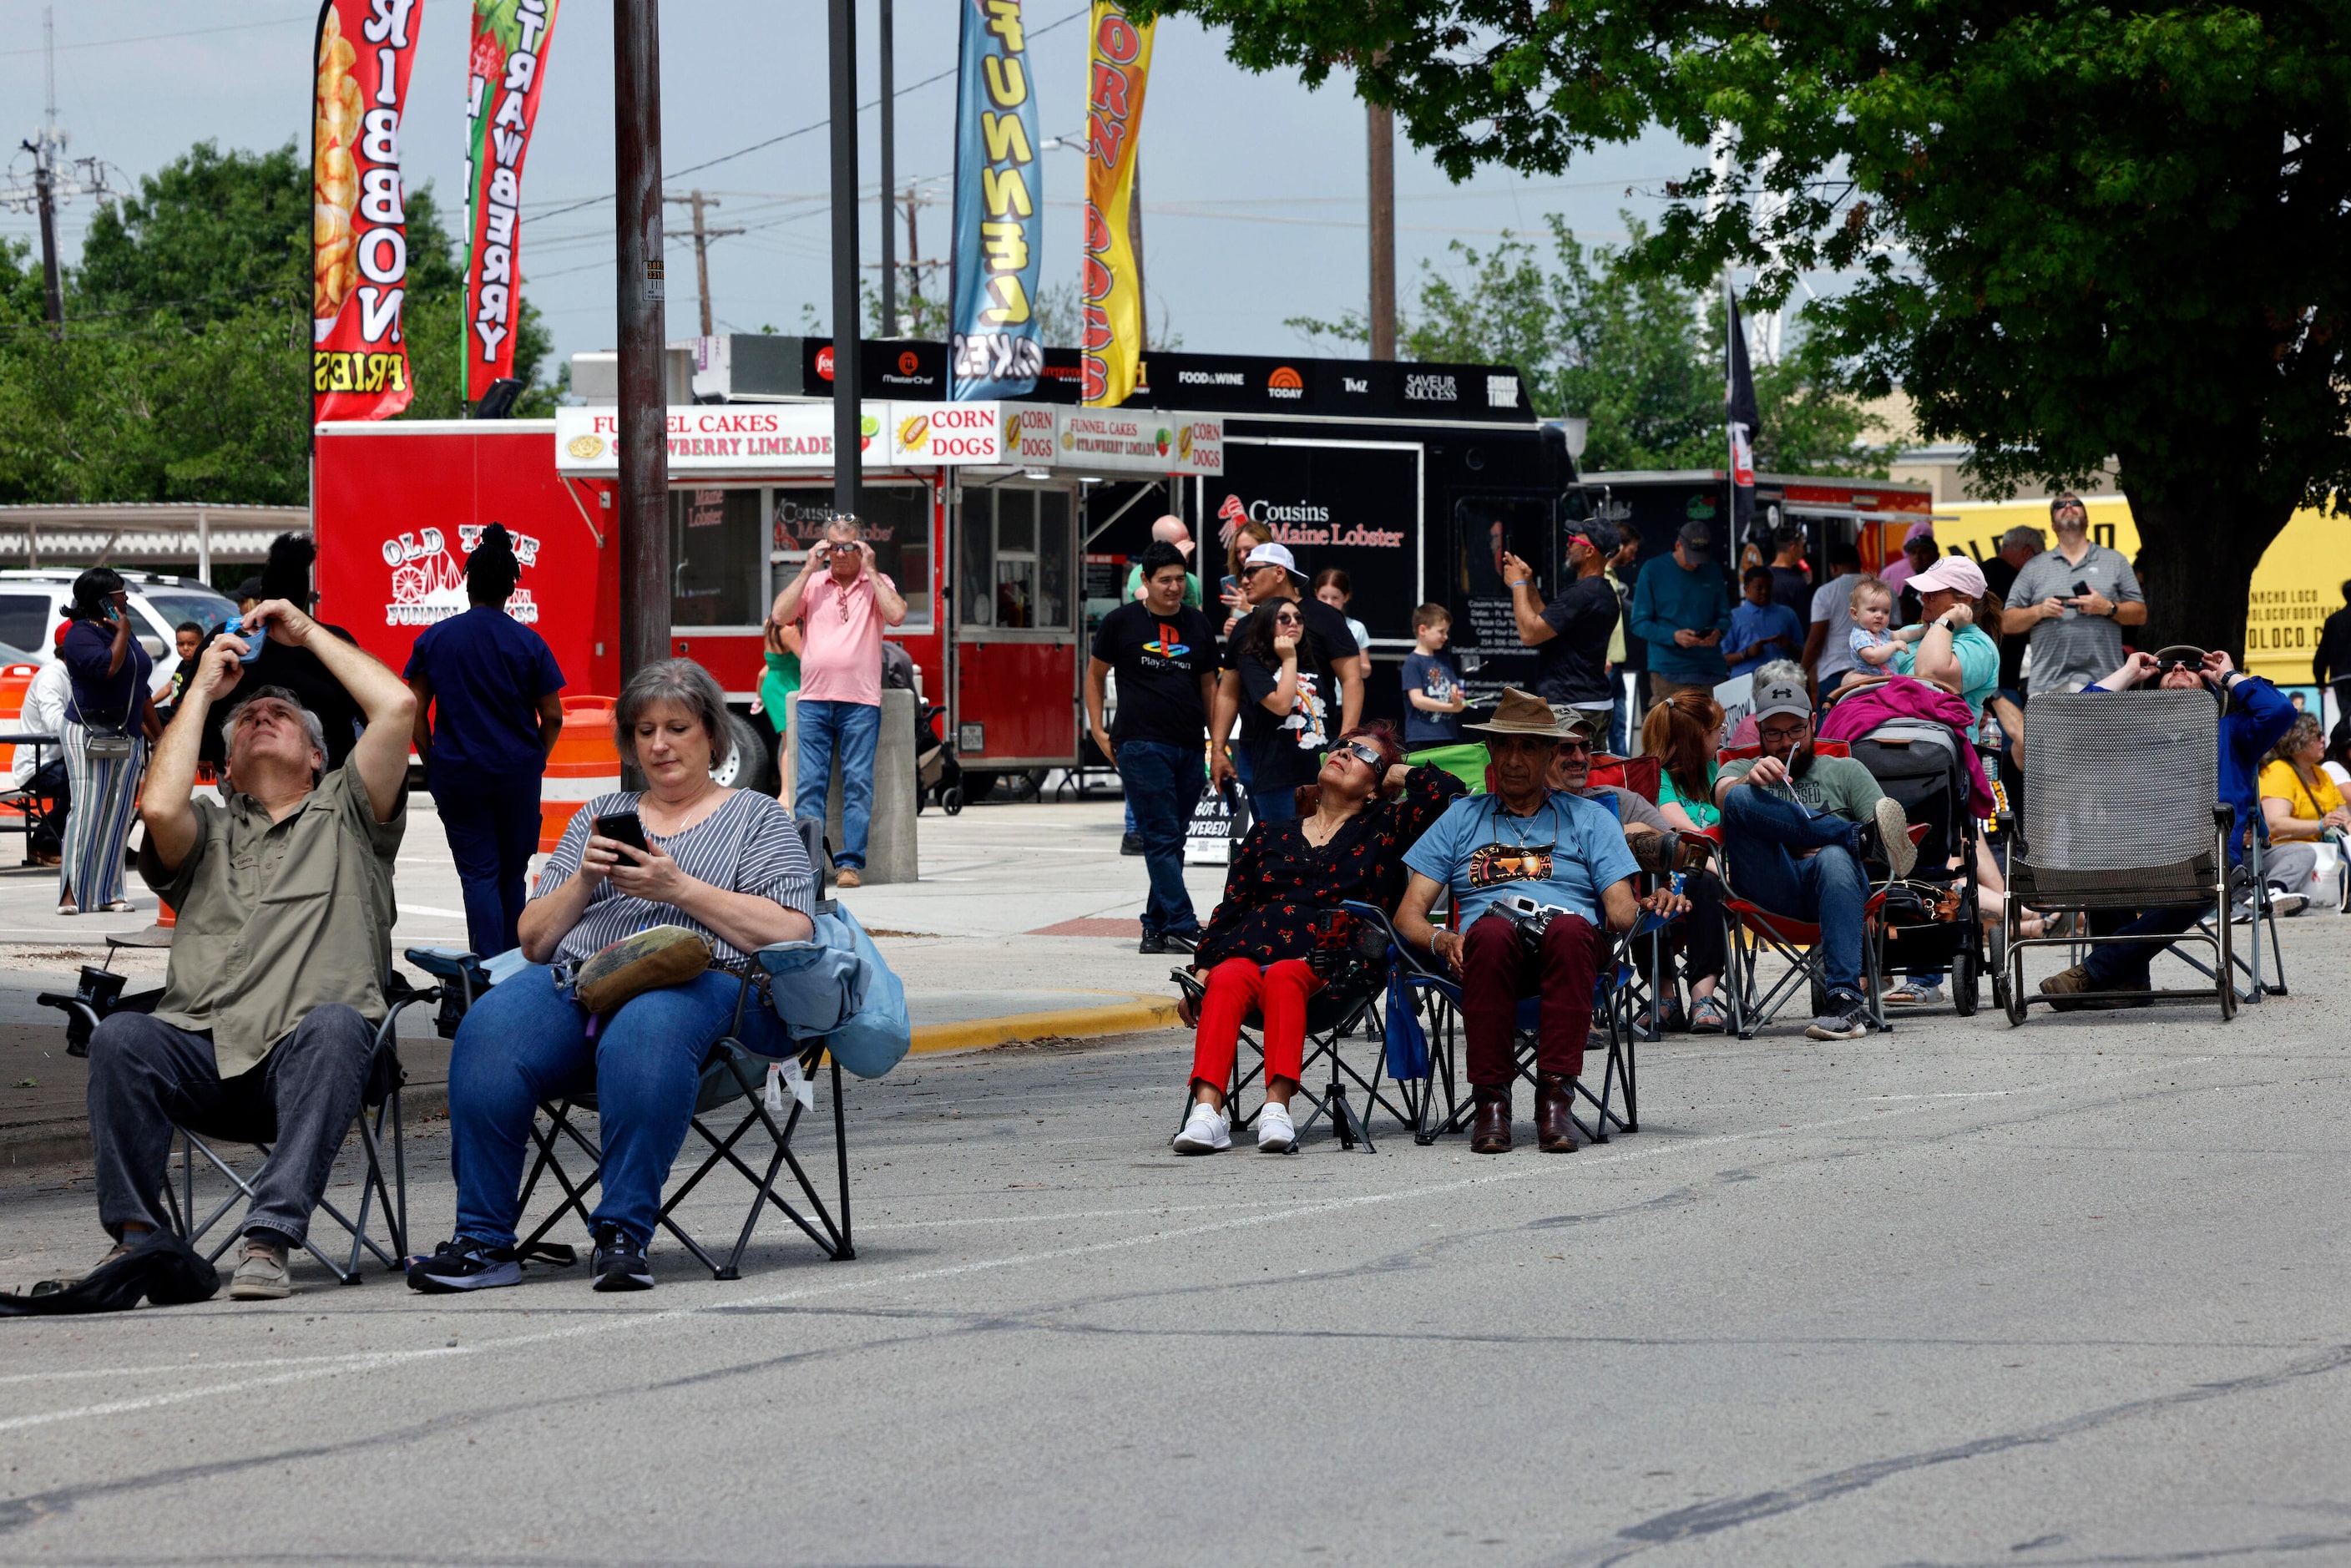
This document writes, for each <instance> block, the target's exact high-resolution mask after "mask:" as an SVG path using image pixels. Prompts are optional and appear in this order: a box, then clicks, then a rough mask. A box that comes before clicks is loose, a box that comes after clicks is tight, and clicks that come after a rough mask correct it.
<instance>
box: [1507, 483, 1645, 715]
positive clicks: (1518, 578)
mask: <svg viewBox="0 0 2351 1568" xmlns="http://www.w3.org/2000/svg"><path fill="white" fill-rule="evenodd" d="M1616 543H1617V541H1616V530H1615V529H1614V528H1612V527H1610V526H1609V525H1608V524H1607V523H1606V522H1604V521H1601V520H1598V519H1594V520H1593V521H1590V522H1582V523H1576V524H1573V525H1571V526H1570V527H1569V528H1568V531H1567V578H1568V580H1567V582H1566V584H1565V585H1564V586H1563V587H1562V588H1561V589H1560V591H1559V592H1558V594H1557V595H1556V596H1554V597H1553V598H1552V601H1551V602H1550V603H1548V604H1546V603H1544V602H1543V601H1542V600H1541V598H1539V597H1538V596H1537V595H1536V592H1535V573H1534V568H1532V567H1531V566H1529V565H1528V564H1527V563H1526V562H1525V561H1523V560H1521V559H1519V558H1518V557H1517V556H1514V555H1512V554H1510V552H1509V551H1507V550H1505V551H1504V552H1503V553H1502V580H1504V581H1505V582H1507V583H1509V584H1510V613H1511V616H1512V618H1513V619H1514V620H1515V621H1516V622H1518V631H1519V645H1520V647H1524V648H1532V649H1533V650H1534V651H1535V691H1536V692H1537V693H1538V694H1539V695H1541V697H1542V698H1543V700H1544V701H1546V702H1548V703H1550V704H1551V705H1552V706H1553V707H1555V708H1557V709H1559V710H1560V711H1561V712H1562V714H1566V713H1578V712H1580V713H1590V714H1598V715H1600V716H1601V717H1602V718H1603V719H1605V718H1606V716H1608V715H1609V713H1610V712H1612V711H1613V710H1614V707H1615V701H1616V699H1615V693H1614V690H1613V689H1612V687H1611V684H1610V681H1609V678H1608V639H1609V637H1610V636H1611V635H1612V634H1613V633H1614V632H1615V630H1616V617H1617V614H1618V612H1619V606H1618V604H1617V601H1616V590H1615V588H1614V586H1613V585H1612V584H1611V583H1610V582H1609V580H1608V577H1607V570H1608V558H1609V557H1610V556H1612V555H1614V554H1615V553H1616Z"/></svg>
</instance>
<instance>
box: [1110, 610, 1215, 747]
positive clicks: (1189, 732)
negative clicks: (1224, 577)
mask: <svg viewBox="0 0 2351 1568" xmlns="http://www.w3.org/2000/svg"><path fill="white" fill-rule="evenodd" d="M1093 656H1094V657H1095V658H1097V659H1100V660H1101V661H1102V663H1103V664H1108V665H1109V666H1110V667H1111V669H1112V671H1113V673H1115V674H1116V675H1117V677H1118V711H1117V713H1116V714H1114V715H1113V716H1112V719H1111V727H1110V738H1111V743H1112V744H1113V746H1123V745H1124V744H1125V743H1126V742H1128V741H1130V740H1153V741H1157V742H1159V743H1161V744H1162V745H1165V746H1190V747H1198V746H1200V745H1202V744H1204V742H1205V737H1207V732H1208V715H1207V710H1206V709H1205V708H1203V707H1202V706H1200V677H1201V676H1202V675H1213V674H1216V672H1217V634H1216V632H1215V629H1214V628H1212V627H1211V626H1209V624H1208V618H1207V616H1205V615H1203V614H1201V613H1200V612H1198V611H1197V610H1195V609H1193V608H1191V607H1190V606H1188V605H1186V606H1185V607H1183V608H1181V609H1178V610H1177V611H1176V612H1175V614H1173V615H1154V614H1153V613H1152V612H1151V611H1150V610H1149V608H1148V607H1146V606H1145V605H1144V602H1143V601H1141V600H1140V599H1130V600H1128V601H1126V602H1125V603H1124V604H1122V605H1120V606H1119V607H1118V608H1117V609H1115V610H1113V611H1112V612H1110V613H1109V614H1107V615H1105V616H1103V617H1102V627H1101V629H1100V630H1099V631H1097V632H1095V633H1094V647H1093Z"/></svg>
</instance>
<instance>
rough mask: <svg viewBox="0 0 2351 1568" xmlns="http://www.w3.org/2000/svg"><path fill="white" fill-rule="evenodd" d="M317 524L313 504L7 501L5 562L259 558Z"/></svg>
mask: <svg viewBox="0 0 2351 1568" xmlns="http://www.w3.org/2000/svg"><path fill="white" fill-rule="evenodd" d="M309 527H310V508H309V507H215V506H210V505H204V504H200V503H195V502H176V501H120V502H105V503H98V504H93V505H89V506H56V507H0V566H8V567H40V566H123V565H139V564H141V563H145V562H153V563H156V564H159V565H169V564H175V563H179V562H183V561H193V562H195V563H196V575H197V576H199V577H209V576H211V575H212V570H213V568H214V566H215V565H220V564H231V565H242V564H245V563H247V562H253V563H258V562H260V561H262V560H265V559H267V558H268V555H269V541H270V540H271V539H274V538H277V536H278V535H279V534H283V533H298V532H303V531H306V530H308V528H309Z"/></svg>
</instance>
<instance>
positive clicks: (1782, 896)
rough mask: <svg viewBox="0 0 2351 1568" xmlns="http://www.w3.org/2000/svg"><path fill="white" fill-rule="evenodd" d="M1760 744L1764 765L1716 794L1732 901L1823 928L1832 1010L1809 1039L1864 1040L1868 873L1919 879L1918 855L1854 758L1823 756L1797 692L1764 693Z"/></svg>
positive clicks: (1753, 762)
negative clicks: (1915, 871) (1913, 873)
mask: <svg viewBox="0 0 2351 1568" xmlns="http://www.w3.org/2000/svg"><path fill="white" fill-rule="evenodd" d="M1755 726H1756V734H1757V736H1758V737H1760V738H1761V742H1762V748H1763V749H1762V755H1761V756H1760V757H1751V758H1738V759H1735V760H1733V761H1729V762H1726V763H1724V764H1723V765H1722V771H1721V773H1720V774H1719V776H1718V777H1717V778H1716V779H1715V785H1714V799H1715V803H1716V804H1717V805H1718V806H1719V807H1720V808H1721V809H1722V836H1723V852H1724V859H1725V861H1726V862H1728V867H1729V878H1730V890H1731V892H1733V893H1734V894H1738V895H1739V896H1740V898H1743V899H1746V900H1748V901H1749V902H1750V903H1752V904H1757V905H1759V906H1761V907H1762V908H1764V909H1768V910H1770V911H1771V913H1773V914H1774V915H1785V916H1787V917H1788V918H1789V919H1792V920H1801V921H1803V922H1805V923H1806V924H1807V925H1817V926H1819V927H1820V931H1821V940H1820V946H1819V947H1818V949H1817V951H1818V954H1819V956H1820V967H1821V971H1822V976H1823V985H1824V987H1825V988H1826V989H1827V991H1828V994H1829V1000H1828V1010H1827V1011H1825V1012H1823V1014H1822V1015H1821V1016H1820V1017H1818V1018H1816V1019H1813V1022H1812V1027H1810V1028H1809V1029H1807V1030H1805V1031H1804V1032H1805V1034H1807V1035H1808V1036H1810V1037H1811V1038H1812V1039H1813V1040H1858V1039H1859V1038H1861V1037H1862V1036H1863V1035H1865V1034H1867V1033H1868V1032H1869V1009H1868V1008H1867V1006H1866V1005H1865V1002H1864V1000H1863V998H1862V992H1861V944H1862V936H1863V933H1862V923H1863V920H1864V918H1865V914H1866V909H1867V905H1868V903H1869V881H1868V878H1867V876H1866V874H1865V872H1864V870H1863V864H1864V862H1865V861H1872V860H1876V861H1883V862H1885V863H1886V865H1887V866H1888V868H1889V869H1890V870H1891V872H1892V873H1893V875H1894V876H1895V877H1896V878H1900V877H1905V876H1907V875H1909V874H1910V867H1911V865H1912V864H1913V863H1914V862H1916V861H1917V848H1916V846H1914V845H1913V844H1912V843H1911V842H1910V825H1909V822H1908V821H1907V819H1906V818H1905V817H1904V816H1903V814H1902V808H1901V806H1900V805H1898V804H1897V803H1896V802H1895V801H1894V800H1891V799H1890V798H1888V797H1887V795H1886V792H1885V791H1884V790H1882V789H1879V788H1878V787H1877V780H1876V779H1874V778H1872V777H1871V776H1870V772H1869V769H1868V768H1864V767H1863V766H1862V765H1861V764H1860V763H1858V762H1855V760H1854V759H1853V758H1850V757H1822V756H1819V755H1817V754H1816V753H1814V751H1813V705H1812V699H1811V697H1810V695H1808V694H1807V693H1806V692H1805V690H1804V688H1803V686H1802V685H1801V684H1800V683H1798V682H1794V681H1771V682H1763V681H1758V682H1757V683H1756V687H1755Z"/></svg>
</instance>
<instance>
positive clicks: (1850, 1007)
mask: <svg viewBox="0 0 2351 1568" xmlns="http://www.w3.org/2000/svg"><path fill="white" fill-rule="evenodd" d="M1897 809H1898V808H1897ZM1829 1009H1830V1010H1829V1011H1827V1012H1824V1013H1823V1014H1822V1015H1821V1016H1820V1017H1818V1018H1816V1019H1813V1024H1812V1027H1811V1028H1810V1029H1808V1030H1804V1038H1805V1039H1807V1040H1859V1039H1860V1038H1861V1037H1862V1036H1864V1035H1865V1034H1867V1033H1868V1032H1869V1009H1867V1008H1865V1007H1863V1006H1862V1005H1861V998H1858V997H1843V998H1830V1001H1829Z"/></svg>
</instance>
